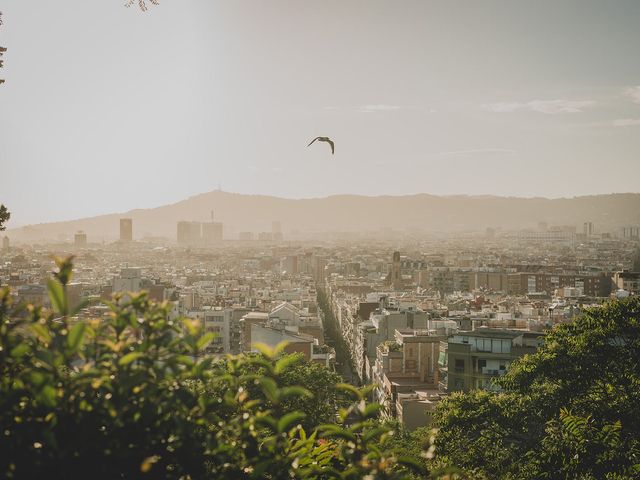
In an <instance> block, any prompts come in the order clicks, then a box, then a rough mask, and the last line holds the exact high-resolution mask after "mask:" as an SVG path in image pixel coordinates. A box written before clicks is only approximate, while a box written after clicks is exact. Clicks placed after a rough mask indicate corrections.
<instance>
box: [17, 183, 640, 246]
mask: <svg viewBox="0 0 640 480" xmlns="http://www.w3.org/2000/svg"><path fill="white" fill-rule="evenodd" d="M212 211H213V212H214V213H215V221H219V222H223V223H224V230H225V238H237V233H238V232H240V231H253V232H261V231H271V223H272V222H273V221H279V222H281V225H282V230H283V232H284V233H285V236H286V235H287V234H288V233H290V232H297V233H298V234H300V235H304V234H309V235H311V234H312V233H313V232H319V231H329V230H331V231H378V230H380V229H385V228H391V229H396V230H404V229H411V230H423V231H429V232H451V231H484V230H485V229H486V228H487V227H494V228H502V229H506V230H514V229H522V228H532V229H533V228H536V227H537V224H538V222H546V223H547V224H549V225H576V226H578V232H580V231H581V230H582V229H581V225H582V224H583V222H587V221H589V222H593V224H594V226H595V229H596V232H602V231H613V230H614V229H616V228H619V227H621V226H623V225H629V224H636V225H637V224H640V194H638V193H616V194H610V195H592V196H584V197H575V198H561V199H547V198H516V197H495V196H465V195H457V196H435V195H428V194H417V195H405V196H376V197H368V196H361V195H333V196H329V197H324V198H313V199H285V198H278V197H272V196H264V195H243V194H237V193H228V192H222V191H213V192H208V193H203V194H200V195H195V196H193V197H190V198H188V199H186V200H183V201H180V202H177V203H174V204H171V205H164V206H162V207H157V208H150V209H137V210H131V211H129V212H124V213H117V214H109V215H100V216H97V217H91V218H82V219H78V220H73V221H65V222H53V223H43V224H38V225H28V226H24V227H21V228H16V229H13V230H9V231H8V232H7V234H8V235H9V237H10V238H11V239H12V240H17V241H29V242H34V241H40V240H55V239H60V238H63V237H67V238H72V237H73V234H74V233H75V232H76V231H78V230H83V231H84V232H85V233H87V236H88V239H89V241H90V242H91V241H102V240H106V241H110V240H115V239H117V238H118V232H119V219H120V218H125V217H126V218H132V219H133V230H134V239H140V238H143V237H145V236H158V237H167V238H170V239H175V238H176V222H178V221H179V220H195V221H210V219H211V212H212Z"/></svg>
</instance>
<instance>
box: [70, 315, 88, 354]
mask: <svg viewBox="0 0 640 480" xmlns="http://www.w3.org/2000/svg"><path fill="white" fill-rule="evenodd" d="M86 328H87V325H86V323H84V322H83V321H80V322H78V323H76V324H75V325H74V326H73V328H71V331H70V332H69V335H68V336H67V346H68V347H69V349H70V350H71V351H72V352H75V351H76V350H78V348H79V347H80V345H81V344H82V340H83V338H84V332H85V329H86Z"/></svg>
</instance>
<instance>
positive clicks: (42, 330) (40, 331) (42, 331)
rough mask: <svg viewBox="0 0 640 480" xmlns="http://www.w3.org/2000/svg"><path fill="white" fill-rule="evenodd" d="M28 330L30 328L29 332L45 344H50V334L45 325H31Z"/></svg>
mask: <svg viewBox="0 0 640 480" xmlns="http://www.w3.org/2000/svg"><path fill="white" fill-rule="evenodd" d="M29 328H31V331H32V332H33V333H35V334H36V335H37V336H38V337H40V338H41V339H42V340H43V341H45V342H47V343H49V342H51V332H50V331H49V329H48V328H47V327H46V326H45V325H43V324H41V323H33V324H32V325H31V326H30V327H29Z"/></svg>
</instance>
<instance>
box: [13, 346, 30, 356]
mask: <svg viewBox="0 0 640 480" xmlns="http://www.w3.org/2000/svg"><path fill="white" fill-rule="evenodd" d="M30 349H31V347H30V346H29V344H28V343H21V344H20V345H17V346H15V347H13V349H12V350H11V356H12V357H14V358H20V357H22V356H23V355H24V354H25V353H27V352H28V351H29V350H30Z"/></svg>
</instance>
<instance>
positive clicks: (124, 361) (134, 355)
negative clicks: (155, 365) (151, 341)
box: [118, 352, 144, 367]
mask: <svg viewBox="0 0 640 480" xmlns="http://www.w3.org/2000/svg"><path fill="white" fill-rule="evenodd" d="M143 355H144V354H143V353H142V352H131V353H127V354H126V355H125V356H124V357H122V358H121V359H120V360H118V365H120V366H121V367H124V366H125V365H129V364H130V363H131V362H133V361H134V360H137V359H138V358H140V357H142V356H143Z"/></svg>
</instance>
